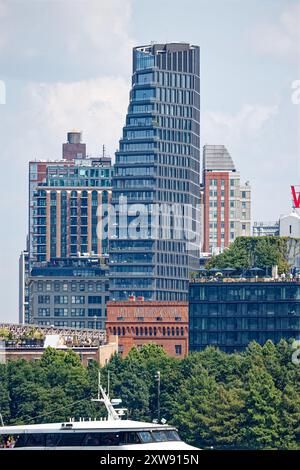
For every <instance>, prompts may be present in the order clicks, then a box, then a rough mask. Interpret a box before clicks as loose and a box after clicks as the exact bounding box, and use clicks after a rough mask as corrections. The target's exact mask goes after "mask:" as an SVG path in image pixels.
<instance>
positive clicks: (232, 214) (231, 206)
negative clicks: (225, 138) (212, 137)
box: [203, 145, 251, 254]
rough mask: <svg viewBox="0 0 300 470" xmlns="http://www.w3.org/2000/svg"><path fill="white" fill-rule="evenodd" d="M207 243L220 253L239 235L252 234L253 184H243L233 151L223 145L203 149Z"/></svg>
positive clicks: (206, 248) (207, 249) (205, 248)
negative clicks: (234, 160) (230, 151)
mask: <svg viewBox="0 0 300 470" xmlns="http://www.w3.org/2000/svg"><path fill="white" fill-rule="evenodd" d="M203 186H204V243H203V251H204V252H206V253H212V254H217V253H219V252H222V251H223V250H224V248H226V247H228V246H229V245H230V243H232V242H233V241H234V240H235V238H236V237H240V236H250V234H251V188H250V185H249V183H248V182H247V183H245V184H244V185H242V184H241V180H240V174H239V172H238V171H236V168H235V165H234V162H233V160H232V158H231V155H230V154H229V152H228V151H227V149H226V147H224V145H205V146H204V149H203Z"/></svg>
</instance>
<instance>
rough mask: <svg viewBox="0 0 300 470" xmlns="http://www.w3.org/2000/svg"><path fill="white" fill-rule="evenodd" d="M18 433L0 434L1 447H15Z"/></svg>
mask: <svg viewBox="0 0 300 470" xmlns="http://www.w3.org/2000/svg"><path fill="white" fill-rule="evenodd" d="M18 438H19V436H18V435H15V434H13V435H4V434H2V435H0V449H13V448H14V447H16V442H17V441H18Z"/></svg>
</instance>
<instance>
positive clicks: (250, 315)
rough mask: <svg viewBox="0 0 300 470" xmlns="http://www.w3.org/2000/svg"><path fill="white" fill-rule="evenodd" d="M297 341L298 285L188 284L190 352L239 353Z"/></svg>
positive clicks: (299, 317)
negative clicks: (254, 345) (254, 344)
mask: <svg viewBox="0 0 300 470" xmlns="http://www.w3.org/2000/svg"><path fill="white" fill-rule="evenodd" d="M282 338H285V339H290V338H294V339H300V283H299V282H296V281H295V282H234V283H230V282H228V283H227V282H219V283H214V282H210V283H201V282H200V283H197V282H195V283H191V284H190V299H189V344H190V350H191V351H201V350H203V349H204V348H205V347H207V346H216V347H219V348H220V349H222V350H224V351H226V352H233V351H242V350H243V349H245V348H246V346H247V345H248V344H249V342H251V341H254V340H255V341H257V342H258V343H260V344H264V343H265V342H266V341H267V340H268V339H270V340H272V341H273V342H275V343H277V342H278V341H280V339H282Z"/></svg>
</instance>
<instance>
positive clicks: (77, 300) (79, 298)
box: [71, 295, 85, 304]
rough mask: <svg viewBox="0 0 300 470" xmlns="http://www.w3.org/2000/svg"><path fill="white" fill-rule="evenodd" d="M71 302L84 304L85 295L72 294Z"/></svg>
mask: <svg viewBox="0 0 300 470" xmlns="http://www.w3.org/2000/svg"><path fill="white" fill-rule="evenodd" d="M71 302H72V304H84V302H85V297H84V295H72V297H71Z"/></svg>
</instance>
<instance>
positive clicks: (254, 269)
mask: <svg viewBox="0 0 300 470" xmlns="http://www.w3.org/2000/svg"><path fill="white" fill-rule="evenodd" d="M263 271H264V270H263V269H261V268H257V267H255V266H254V268H250V269H249V272H250V273H253V274H254V273H256V274H258V273H259V272H263Z"/></svg>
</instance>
